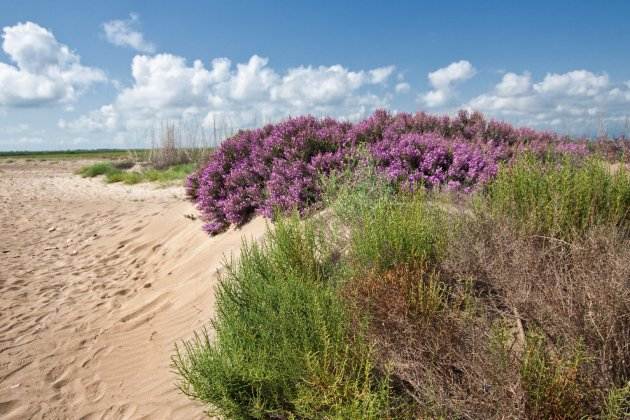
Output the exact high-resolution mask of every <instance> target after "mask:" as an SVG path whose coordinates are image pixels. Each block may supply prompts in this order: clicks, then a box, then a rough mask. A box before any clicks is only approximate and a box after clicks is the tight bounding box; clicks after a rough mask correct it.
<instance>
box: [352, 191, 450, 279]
mask: <svg viewBox="0 0 630 420" xmlns="http://www.w3.org/2000/svg"><path fill="white" fill-rule="evenodd" d="M365 204H366V205H365V206H361V208H360V210H359V212H358V213H357V215H356V218H355V219H354V220H353V221H351V222H352V223H353V226H352V233H351V237H350V249H351V259H352V264H353V266H354V267H356V268H357V269H359V270H365V271H370V270H377V271H383V270H387V269H388V268H391V267H393V266H395V265H401V264H410V263H417V262H422V261H433V260H435V259H437V257H438V256H439V254H440V252H441V250H442V248H443V245H444V243H445V239H446V234H447V230H446V229H445V228H446V224H445V223H444V217H443V214H442V212H441V211H440V210H439V209H438V208H436V207H432V206H431V205H429V204H428V202H427V200H426V198H425V197H424V196H423V195H422V194H420V193H417V194H414V195H410V196H398V197H395V198H394V197H391V198H389V197H382V198H381V199H377V200H373V201H371V203H370V204H368V203H367V202H366V203H365Z"/></svg>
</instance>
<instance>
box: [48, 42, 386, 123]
mask: <svg viewBox="0 0 630 420" xmlns="http://www.w3.org/2000/svg"><path fill="white" fill-rule="evenodd" d="M268 64H269V60H268V59H267V58H263V57H259V56H257V55H254V56H252V57H251V58H250V59H249V60H248V61H247V62H246V63H238V64H236V65H235V66H234V65H232V62H231V61H230V60H229V59H227V58H217V59H214V60H212V62H211V64H210V66H208V67H206V66H205V65H204V63H203V62H201V61H200V60H196V61H194V62H193V63H192V65H188V64H187V63H186V60H185V59H184V58H182V57H178V56H175V55H171V54H158V55H156V56H152V57H149V56H145V55H138V56H136V57H134V59H133V61H132V76H133V79H134V82H133V84H132V85H131V86H129V87H126V88H123V89H122V90H120V92H119V94H118V96H117V98H116V100H115V101H114V102H113V103H112V104H110V105H106V106H103V107H101V108H100V109H98V110H95V111H92V112H91V113H88V114H86V115H83V116H81V117H79V118H78V119H75V120H73V121H65V120H60V121H59V126H60V127H61V128H63V129H68V130H73V131H82V130H88V131H100V130H103V131H110V132H114V131H116V132H125V131H129V130H134V129H140V128H143V127H150V126H152V125H153V124H155V123H156V121H160V120H163V119H186V118H198V119H200V120H202V121H204V122H205V124H206V126H215V125H216V124H217V123H218V124H224V125H229V126H231V127H233V128H240V127H245V126H250V125H259V124H261V123H263V122H267V121H273V120H277V119H280V118H284V117H286V116H289V115H300V114H305V113H311V114H315V115H324V114H325V115H334V116H338V117H341V118H348V119H356V118H360V117H362V116H364V115H366V114H367V113H369V112H371V111H372V110H374V109H375V108H378V107H383V106H387V105H388V102H387V101H388V95H376V94H374V93H373V92H370V91H369V88H370V87H374V88H380V89H384V88H385V86H386V84H387V81H388V80H389V78H390V76H391V75H392V73H393V72H394V67H393V66H388V67H379V68H375V69H371V70H360V71H351V70H348V69H347V68H345V67H343V66H341V65H333V66H319V67H311V66H308V67H305V66H300V67H295V68H290V69H288V70H286V71H285V72H283V73H279V72H277V71H275V70H274V69H273V68H271V67H270V66H269V65H268Z"/></svg>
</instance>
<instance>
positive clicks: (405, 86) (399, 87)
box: [395, 82, 411, 93]
mask: <svg viewBox="0 0 630 420" xmlns="http://www.w3.org/2000/svg"><path fill="white" fill-rule="evenodd" d="M395 89H396V93H407V92H409V90H410V89H411V86H410V85H409V83H406V82H400V83H396V88H395Z"/></svg>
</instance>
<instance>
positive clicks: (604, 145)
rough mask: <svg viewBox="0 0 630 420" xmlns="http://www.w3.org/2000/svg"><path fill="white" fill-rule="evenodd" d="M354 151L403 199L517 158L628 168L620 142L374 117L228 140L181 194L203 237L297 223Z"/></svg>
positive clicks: (465, 183)
mask: <svg viewBox="0 0 630 420" xmlns="http://www.w3.org/2000/svg"><path fill="white" fill-rule="evenodd" d="M358 149H362V150H364V151H365V152H366V154H367V156H366V158H367V159H368V160H369V161H370V162H371V164H372V165H374V166H375V168H376V169H377V173H378V175H379V176H380V177H382V178H384V179H386V180H387V181H389V182H392V183H395V184H397V185H398V187H400V188H402V189H406V190H409V191H411V190H416V189H418V188H425V189H428V190H449V191H457V192H463V193H469V192H471V191H474V190H475V189H478V188H480V187H483V186H484V185H485V184H487V183H488V182H489V181H491V180H492V179H493V178H494V176H495V175H496V173H497V167H498V165H499V164H510V163H511V162H512V161H513V160H514V159H515V158H516V157H518V156H519V155H521V154H523V153H524V152H527V153H530V154H533V155H535V156H536V157H537V158H539V159H546V160H556V159H562V158H566V157H571V158H574V159H579V158H582V157H584V156H587V155H590V154H593V153H594V154H597V155H601V156H606V157H608V158H610V159H626V160H630V141H628V140H627V139H619V140H615V141H613V140H606V141H604V140H598V141H595V142H589V141H586V140H579V141H578V140H572V139H569V138H566V137H561V136H559V135H556V134H553V133H547V132H539V131H534V130H531V129H527V128H516V127H513V126H511V125H509V124H506V123H501V122H497V121H491V120H490V121H489V120H486V119H485V118H484V117H483V116H482V115H481V114H478V113H472V114H471V113H467V112H464V111H462V112H460V113H459V114H458V115H457V116H456V117H453V118H451V117H436V116H431V115H427V114H424V113H417V114H413V115H412V114H406V113H398V114H394V115H392V114H389V113H387V112H385V111H376V112H375V113H374V114H373V115H372V116H370V117H369V118H367V119H365V120H363V121H359V122H357V123H354V124H352V123H348V122H342V121H337V120H334V119H330V118H326V119H316V118H313V117H308V116H305V117H297V118H290V119H288V120H285V121H282V122H279V123H277V124H271V125H267V126H265V127H263V128H259V129H256V130H245V131H241V132H239V133H238V134H236V135H235V136H233V137H231V138H229V139H227V140H226V141H224V142H223V143H222V144H221V145H220V146H219V147H218V148H217V150H216V151H215V152H214V153H213V158H212V159H209V160H208V161H207V163H205V164H204V165H202V166H200V168H199V170H198V171H196V172H195V173H193V174H192V175H191V176H190V177H189V179H188V182H187V192H188V194H189V196H190V197H191V198H193V199H194V200H196V201H197V204H198V207H199V209H200V211H201V213H202V217H203V219H204V220H205V221H206V225H205V229H206V231H208V233H210V234H211V235H214V234H217V233H220V232H222V231H224V230H225V229H227V228H228V227H229V226H230V225H241V224H243V223H245V222H247V221H248V220H249V219H250V218H251V217H252V215H254V214H256V213H258V214H262V215H264V216H266V217H272V216H273V215H274V212H275V211H278V210H279V211H281V212H285V213H286V212H291V211H293V210H295V209H297V210H298V211H300V213H302V214H304V213H307V212H309V211H310V210H312V209H313V208H317V207H318V206H319V204H320V203H321V200H322V194H321V193H322V190H321V188H320V186H319V184H318V183H319V178H320V177H321V175H322V174H323V175H328V174H330V173H331V172H334V171H343V170H346V169H348V168H351V166H352V165H353V164H355V163H356V162H354V160H355V159H354V157H355V155H356V152H357V150H358Z"/></svg>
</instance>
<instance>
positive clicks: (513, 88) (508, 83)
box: [496, 72, 531, 96]
mask: <svg viewBox="0 0 630 420" xmlns="http://www.w3.org/2000/svg"><path fill="white" fill-rule="evenodd" d="M530 87H531V75H530V74H529V73H527V72H526V73H523V74H516V73H506V74H504V75H503V79H501V82H500V83H499V84H498V85H497V86H496V89H497V94H498V95H499V96H515V95H522V94H524V93H527V92H528V91H529V89H530Z"/></svg>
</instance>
